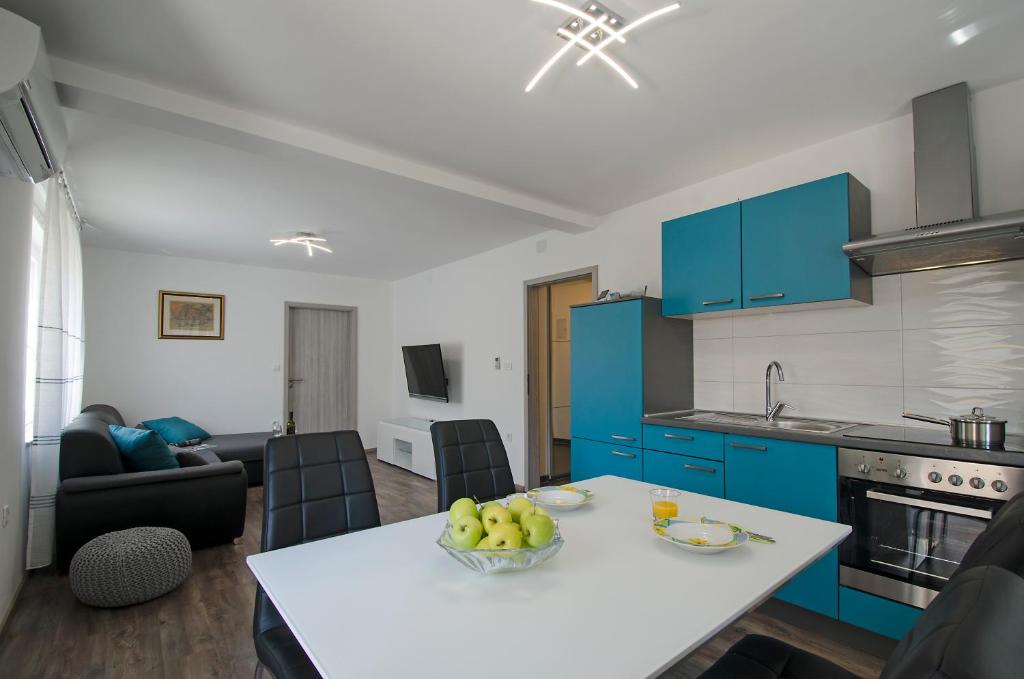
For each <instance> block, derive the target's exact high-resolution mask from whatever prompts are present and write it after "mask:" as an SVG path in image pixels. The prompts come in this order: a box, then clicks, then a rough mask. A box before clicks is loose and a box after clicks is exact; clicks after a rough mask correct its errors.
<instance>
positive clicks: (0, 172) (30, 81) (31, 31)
mask: <svg viewBox="0 0 1024 679" xmlns="http://www.w3.org/2000/svg"><path fill="white" fill-rule="evenodd" d="M67 137H68V133H67V128H66V127H65V126H64V114H63V113H62V112H61V109H60V102H59V101H58V100H57V88H56V86H55V85H54V83H53V75H52V74H51V71H50V61H49V59H48V58H47V56H46V48H45V46H44V45H43V33H42V31H41V30H40V29H39V27H38V26H36V25H35V24H33V23H31V22H29V21H26V20H25V19H23V18H21V17H20V16H18V15H17V14H13V13H11V12H9V11H7V10H5V9H0V177H5V176H6V177H11V176H13V177H17V178H18V179H21V180H24V181H29V182H41V181H43V180H44V179H48V178H50V177H52V176H53V175H54V174H56V173H57V172H59V171H60V166H61V162H62V161H63V160H64V151H65V149H66V148H67Z"/></svg>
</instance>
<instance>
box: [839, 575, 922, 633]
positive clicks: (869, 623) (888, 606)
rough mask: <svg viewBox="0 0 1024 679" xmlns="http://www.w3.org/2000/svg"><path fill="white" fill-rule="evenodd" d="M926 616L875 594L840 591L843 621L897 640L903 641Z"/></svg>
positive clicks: (858, 591) (846, 589)
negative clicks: (921, 617)
mask: <svg viewBox="0 0 1024 679" xmlns="http://www.w3.org/2000/svg"><path fill="white" fill-rule="evenodd" d="M923 612H924V611H922V610H921V609H920V608H914V607H913V606H907V605H905V604H901V603H898V602H896V601H890V600H889V599H884V598H882V597H880V596H875V595H874V594H867V593H866V592H861V591H860V590H856V589H850V588H849V587H840V588H839V619H840V620H842V621H843V622H848V623H850V624H851V625H856V626H857V627H863V628H864V629H868V630H871V631H872V632H875V633H876V634H881V635H883V636H887V637H891V638H893V639H902V638H903V635H905V634H906V633H907V632H908V631H909V630H910V628H911V627H913V626H914V623H916V622H917V619H918V618H919V617H920V616H921V613H923Z"/></svg>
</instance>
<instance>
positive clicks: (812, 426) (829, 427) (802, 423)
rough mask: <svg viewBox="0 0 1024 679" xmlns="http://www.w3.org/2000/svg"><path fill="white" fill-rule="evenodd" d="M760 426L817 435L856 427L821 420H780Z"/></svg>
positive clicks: (763, 422)
mask: <svg viewBox="0 0 1024 679" xmlns="http://www.w3.org/2000/svg"><path fill="white" fill-rule="evenodd" d="M762 426H764V427H765V428H768V429H792V430H794V431H806V432H812V433H817V434H832V433H834V432H837V431H841V430H843V429H849V428H850V427H855V426H857V425H855V424H850V423H849V422H824V421H822V420H793V419H784V420H782V419H780V420H775V421H774V422H766V421H762Z"/></svg>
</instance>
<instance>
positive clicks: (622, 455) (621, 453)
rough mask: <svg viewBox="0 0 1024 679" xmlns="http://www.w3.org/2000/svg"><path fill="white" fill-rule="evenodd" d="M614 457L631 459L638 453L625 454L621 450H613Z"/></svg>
mask: <svg viewBox="0 0 1024 679" xmlns="http://www.w3.org/2000/svg"><path fill="white" fill-rule="evenodd" d="M612 455H618V456H619V457H628V458H630V459H633V458H635V457H636V453H624V452H622V451H621V450H613V451H612Z"/></svg>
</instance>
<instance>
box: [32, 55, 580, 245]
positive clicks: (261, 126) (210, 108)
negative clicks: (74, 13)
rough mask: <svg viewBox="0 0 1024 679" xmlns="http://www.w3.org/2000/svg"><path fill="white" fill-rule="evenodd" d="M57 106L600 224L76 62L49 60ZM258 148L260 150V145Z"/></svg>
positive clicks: (568, 222) (572, 224)
mask: <svg viewBox="0 0 1024 679" xmlns="http://www.w3.org/2000/svg"><path fill="white" fill-rule="evenodd" d="M50 61H51V63H52V66H53V72H54V79H55V80H56V81H57V83H58V91H59V92H60V95H61V103H62V104H64V105H65V106H68V107H69V108H74V109H80V110H85V111H89V112H92V113H104V114H107V115H112V116H114V117H121V118H127V119H129V120H131V121H132V122H135V123H138V124H144V125H149V126H152V127H156V128H158V129H163V130H165V131H168V132H173V133H175V134H184V135H188V136H194V137H197V138H201V139H206V140H207V141H212V142H215V143H222V144H225V145H228V146H234V147H242V148H245V150H250V151H257V152H261V151H265V150H266V143H265V142H273V143H274V144H284V145H286V146H289V147H294V148H295V149H298V150H303V151H307V152H313V153H317V154H320V155H323V156H329V157H332V158H336V159H338V160H341V161H344V162H347V163H353V164H356V165H361V166H364V167H367V168H371V169H373V170H377V171H381V172H387V173H389V174H393V175H397V176H400V177H404V178H406V179H410V180H414V181H418V182H422V183H425V184H429V185H431V186H435V187H438V188H441V189H446V190H449V191H454V192H456V193H460V194H464V195H466V196H469V197H472V198H475V199H480V200H485V201H488V202H491V203H495V204H497V205H500V206H503V207H505V208H506V209H510V211H511V212H513V213H518V215H519V216H520V217H521V218H522V219H524V220H529V221H530V222H532V223H535V224H538V225H541V226H544V227H546V228H551V229H556V230H559V231H565V232H569V233H580V232H583V231H588V230H590V229H593V228H594V227H595V226H597V224H598V221H599V218H598V217H597V216H596V215H591V214H587V213H584V212H580V211H578V210H573V209H571V208H567V207H565V206H563V205H559V204H557V203H552V202H550V201H547V200H543V199H539V198H536V197H533V196H530V195H527V194H524V193H520V192H517V191H513V190H510V189H506V188H503V187H501V186H496V185H494V184H489V183H487V182H483V181H480V180H478V179H474V178H472V177H468V176H465V175H461V174H458V173H454V172H450V171H448V170H443V169H439V168H436V167H432V166H430V165H426V164H423V163H420V162H417V161H414V160H410V159H408V158H403V157H401V156H398V155H395V154H393V153H389V152H386V151H381V150H378V149H374V148H370V147H368V146H365V145H362V144H359V143H356V142H354V141H351V140H348V139H344V138H341V137H336V136H333V135H329V134H325V133H323V132H318V131H316V130H311V129H309V128H305V127H301V126H299V125H295V124H292V123H288V122H284V121H281V120H276V119H274V118H270V117H267V116H263V115H259V114H256V113H252V112H249V111H244V110H241V109H238V108H233V107H231V106H226V105H224V104H219V103H217V102H214V101H210V100H208V99H203V98H200V97H195V96H192V95H188V94H184V93H182V92H177V91H174V90H170V89H166V88H163V87H158V86H155V85H151V84H149V83H146V82H143V81H140V80H135V79H133V78H127V77H125V76H121V75H117V74H114V73H110V72H108V71H103V70H100V69H97V68H93V67H91V66H86V65H85V64H81V63H79V62H75V61H70V60H68V59H61V58H58V57H52V56H51V58H50ZM261 142H263V143H261Z"/></svg>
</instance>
